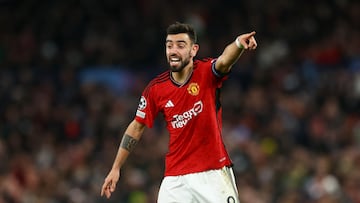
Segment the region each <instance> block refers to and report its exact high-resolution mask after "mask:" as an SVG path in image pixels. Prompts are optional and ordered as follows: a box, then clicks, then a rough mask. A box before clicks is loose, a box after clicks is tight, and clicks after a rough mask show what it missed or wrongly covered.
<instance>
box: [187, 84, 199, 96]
mask: <svg viewBox="0 0 360 203" xmlns="http://www.w3.org/2000/svg"><path fill="white" fill-rule="evenodd" d="M187 91H188V92H189V94H191V95H193V96H196V95H198V94H199V91H200V87H199V85H198V84H197V83H194V82H193V83H190V84H189V87H188V88H187Z"/></svg>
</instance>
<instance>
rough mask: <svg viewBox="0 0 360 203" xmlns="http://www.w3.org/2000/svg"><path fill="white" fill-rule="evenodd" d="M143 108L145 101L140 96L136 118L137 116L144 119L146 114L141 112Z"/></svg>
mask: <svg viewBox="0 0 360 203" xmlns="http://www.w3.org/2000/svg"><path fill="white" fill-rule="evenodd" d="M145 108H146V99H145V97H144V96H141V98H140V101H139V106H138V109H137V111H136V116H138V117H140V118H145V115H146V113H145V112H143V111H142V110H144V109H145Z"/></svg>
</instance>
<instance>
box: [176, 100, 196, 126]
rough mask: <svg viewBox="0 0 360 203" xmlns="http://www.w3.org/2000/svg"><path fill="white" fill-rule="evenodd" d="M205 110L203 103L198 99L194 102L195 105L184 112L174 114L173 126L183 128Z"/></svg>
mask: <svg viewBox="0 0 360 203" xmlns="http://www.w3.org/2000/svg"><path fill="white" fill-rule="evenodd" d="M202 110H203V103H202V102H201V101H198V102H196V103H195V104H194V106H193V107H192V108H191V109H189V110H187V111H185V112H184V113H182V114H176V115H174V116H173V120H172V121H171V125H172V127H173V128H182V127H184V126H185V125H186V124H187V123H188V122H189V121H190V120H191V119H192V118H194V117H195V116H197V115H199V114H200V113H201V112H202Z"/></svg>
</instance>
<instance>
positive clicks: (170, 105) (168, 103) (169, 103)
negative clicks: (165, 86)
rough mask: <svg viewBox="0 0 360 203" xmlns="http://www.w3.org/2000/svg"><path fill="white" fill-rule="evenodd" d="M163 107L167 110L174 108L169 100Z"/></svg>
mask: <svg viewBox="0 0 360 203" xmlns="http://www.w3.org/2000/svg"><path fill="white" fill-rule="evenodd" d="M165 107H167V108H169V107H174V104H173V103H172V101H171V100H169V101H168V102H167V103H166V104H165Z"/></svg>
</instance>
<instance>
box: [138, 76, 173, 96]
mask: <svg viewBox="0 0 360 203" xmlns="http://www.w3.org/2000/svg"><path fill="white" fill-rule="evenodd" d="M169 74H170V71H165V72H163V73H161V74H159V75H157V76H156V77H154V78H153V79H152V80H151V81H150V82H149V83H148V85H147V86H146V88H145V90H144V93H148V92H149V91H150V90H151V89H154V87H156V86H158V85H160V84H163V83H165V82H167V81H168V80H169Z"/></svg>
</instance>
